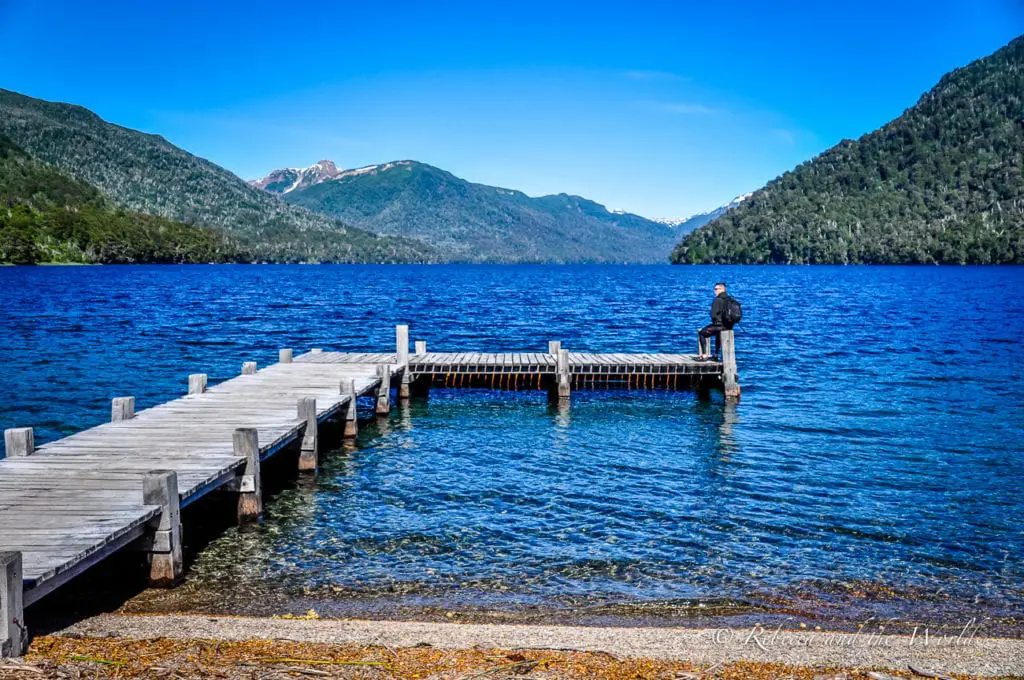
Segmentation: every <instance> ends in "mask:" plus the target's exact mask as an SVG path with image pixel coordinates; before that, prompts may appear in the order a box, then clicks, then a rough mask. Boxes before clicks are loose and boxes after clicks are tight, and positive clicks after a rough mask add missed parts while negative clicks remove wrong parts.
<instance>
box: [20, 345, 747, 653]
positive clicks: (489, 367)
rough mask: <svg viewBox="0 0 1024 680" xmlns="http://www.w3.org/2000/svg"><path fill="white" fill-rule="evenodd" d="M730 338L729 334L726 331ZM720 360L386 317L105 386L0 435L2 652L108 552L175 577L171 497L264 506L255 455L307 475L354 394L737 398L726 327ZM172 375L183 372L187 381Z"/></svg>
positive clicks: (349, 415)
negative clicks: (517, 342) (371, 341)
mask: <svg viewBox="0 0 1024 680" xmlns="http://www.w3.org/2000/svg"><path fill="white" fill-rule="evenodd" d="M726 335H728V337H724V336H726ZM722 341H723V342H722V349H723V361H722V362H718V361H697V360H696V358H695V356H694V355H684V354H593V353H583V352H569V351H568V350H566V349H563V348H562V347H561V345H560V343H559V342H555V341H553V342H550V343H549V344H548V351H547V352H522V353H475V352H427V350H426V343H424V342H422V341H417V342H416V343H415V349H414V350H413V351H412V352H410V347H409V334H408V327H407V326H398V327H397V328H396V350H395V351H394V352H390V353H351V352H324V351H321V350H312V351H310V352H308V353H306V354H302V355H299V356H294V355H293V352H292V350H290V349H283V350H281V352H280V354H279V362H278V363H277V364H274V365H272V366H269V367H267V368H264V369H260V370H257V366H256V364H255V363H254V362H245V363H244V364H242V367H241V371H240V373H241V374H240V375H239V376H238V377H236V378H232V379H231V380H227V381H225V382H223V383H220V384H218V385H214V386H210V385H208V381H207V376H206V375H204V374H194V375H191V376H189V377H188V380H187V389H188V393H187V394H186V395H185V396H182V397H180V398H178V399H175V400H173V401H170V402H167V403H165V404H161V405H159V406H155V407H153V408H149V409H145V410H142V411H139V412H136V411H135V399H134V397H131V396H125V397H117V398H115V399H114V400H113V401H112V403H111V422H109V423H105V424H103V425H99V426H97V427H93V428H90V429H88V430H85V431H83V432H79V433H78V434H74V435H71V436H69V437H65V438H63V439H60V440H57V441H54V442H50V443H48V444H44V445H42V446H39V447H38V448H37V447H36V446H35V441H34V432H33V430H32V429H31V428H15V429H9V430H6V431H5V432H4V440H5V445H6V450H7V457H6V458H4V459H2V460H0V656H10V655H18V654H20V653H21V652H22V651H23V650H24V649H25V646H26V644H27V641H28V632H27V624H26V622H25V620H24V608H25V607H27V606H29V605H30V604H32V603H34V602H36V601H38V600H39V599H40V598H42V597H44V596H45V595H47V594H48V593H50V592H52V591H53V590H55V589H56V588H58V587H60V586H61V585H62V584H64V583H66V582H68V581H69V580H71V579H72V578H74V577H75V576H76V575H78V574H80V573H82V572H83V571H85V570H86V569H88V568H90V567H92V566H94V565H95V564H97V563H99V562H100V561H102V560H103V559H104V558H106V557H107V556H109V555H111V554H113V553H115V552H117V551H119V550H134V551H141V552H142V553H144V554H145V555H146V557H147V560H146V561H147V564H148V565H149V567H148V568H149V578H150V582H151V583H152V584H153V585H157V586H170V585H174V584H176V583H178V582H179V581H180V580H181V578H182V576H183V567H182V555H181V523H180V510H181V508H182V507H184V506H187V505H188V504H190V503H193V502H195V501H197V500H198V499H200V498H202V497H203V496H205V495H206V494H209V493H211V492H214V491H218V492H227V493H232V494H236V495H237V500H238V519H239V521H240V522H247V521H255V520H258V519H259V517H260V515H261V513H262V485H261V478H260V471H261V463H262V462H263V461H265V460H266V459H268V458H270V457H272V456H274V455H275V454H277V453H279V452H281V451H283V450H285V449H287V448H291V449H293V450H297V452H298V456H297V461H298V463H297V464H298V468H299V470H300V471H303V472H307V473H315V471H316V468H317V462H318V456H319V450H320V446H321V443H320V430H321V425H322V424H324V423H326V422H328V421H333V422H337V423H338V425H339V426H340V428H339V429H340V430H341V431H342V433H343V434H342V436H343V437H354V436H355V435H356V434H357V429H358V424H357V423H358V421H357V412H356V403H357V398H358V397H361V396H368V397H371V398H372V401H373V404H374V407H373V408H374V412H375V413H376V414H377V415H386V414H387V413H388V412H389V411H390V409H391V402H392V400H391V390H392V388H394V389H396V390H397V394H398V398H399V399H400V400H404V399H407V398H410V397H411V396H416V395H417V394H418V395H423V394H426V392H427V391H428V390H429V389H430V388H431V387H433V386H448V387H485V388H489V389H490V388H493V389H544V390H547V391H548V393H549V395H550V397H551V398H552V399H553V400H559V401H561V400H567V399H569V398H570V395H571V393H572V391H573V390H575V389H587V388H593V387H600V386H612V387H618V388H627V389H629V388H668V389H674V388H682V387H703V386H715V387H721V388H723V389H724V390H725V393H726V396H727V398H730V399H736V398H738V397H739V386H738V384H736V368H735V354H734V352H733V351H732V333H731V331H730V332H727V333H723V338H722ZM183 382H184V381H183Z"/></svg>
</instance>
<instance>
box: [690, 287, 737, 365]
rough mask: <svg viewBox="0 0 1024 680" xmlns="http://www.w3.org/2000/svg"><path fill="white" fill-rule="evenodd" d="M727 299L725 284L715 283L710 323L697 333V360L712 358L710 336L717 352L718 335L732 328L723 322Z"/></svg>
mask: <svg viewBox="0 0 1024 680" xmlns="http://www.w3.org/2000/svg"><path fill="white" fill-rule="evenodd" d="M728 299H729V294H728V293H726V292H725V284H724V283H722V282H718V283H716V284H715V300H714V302H712V303H711V323H709V324H708V325H707V326H704V328H701V329H700V330H699V331H697V337H698V338H699V342H698V345H699V347H700V354H698V355H697V359H698V360H705V359H710V358H711V357H713V356H714V353H712V352H711V338H712V336H713V337H714V338H715V345H716V348H715V349H716V352H717V349H718V347H719V346H721V338H720V336H719V335H718V334H719V333H720V332H722V331H723V330H729V329H730V328H732V324H729V323H726V320H725V305H726V300H728Z"/></svg>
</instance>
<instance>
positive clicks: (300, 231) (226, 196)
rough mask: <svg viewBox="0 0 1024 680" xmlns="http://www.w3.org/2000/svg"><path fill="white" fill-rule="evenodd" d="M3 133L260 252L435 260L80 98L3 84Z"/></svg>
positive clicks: (158, 209)
mask: <svg viewBox="0 0 1024 680" xmlns="http://www.w3.org/2000/svg"><path fill="white" fill-rule="evenodd" d="M0 134H5V135H7V136H8V137H9V138H10V139H11V140H12V141H13V142H14V143H15V144H17V145H18V146H19V147H20V148H21V149H23V150H24V151H25V152H27V153H28V154H29V155H31V156H32V157H33V158H35V159H37V160H40V161H43V162H45V163H49V164H51V165H53V166H56V167H57V168H59V169H60V170H63V171H64V172H66V173H67V174H69V175H70V176H72V177H74V178H75V179H78V180H80V181H83V182H86V183H88V184H90V185H92V186H95V187H96V188H98V189H99V190H100V191H102V192H103V193H104V194H105V195H106V196H107V197H108V198H109V199H110V200H111V201H113V202H114V203H116V204H117V205H119V206H121V207H123V208H125V209H126V210H130V211H137V212H141V213H147V214H150V215H156V216H160V217H164V218H167V219H169V220H174V221H176V222H181V223H184V224H187V225H195V226H201V227H208V228H211V229H215V230H217V231H218V232H221V233H224V234H226V235H227V236H228V237H229V238H231V239H234V240H237V241H238V242H239V243H240V244H241V246H242V247H243V248H245V249H246V250H248V251H249V252H251V253H252V254H253V256H254V257H256V258H258V259H260V260H270V261H276V262H327V261H330V262H408V261H416V262H420V261H431V260H433V259H436V257H435V254H434V251H433V249H432V248H430V247H428V246H426V245H424V244H422V243H418V242H416V241H414V240H412V239H395V238H386V237H378V236H376V235H375V234H371V233H367V232H366V231H364V230H362V229H357V228H354V227H351V226H348V225H346V224H344V223H343V222H341V221H339V220H337V219H335V218H331V217H328V216H327V215H322V214H316V213H312V212H310V211H308V210H305V209H303V208H299V207H295V206H290V205H287V204H286V203H284V202H283V201H281V200H280V199H279V198H277V197H276V196H272V195H271V194H269V193H267V192H264V191H260V190H259V189H256V188H254V187H251V186H249V185H248V184H246V183H245V182H244V181H243V180H241V179H240V178H239V177H237V176H235V175H234V174H232V173H231V172H229V171H227V170H225V169H224V168H221V167H219V166H217V165H215V164H213V163H211V162H209V161H207V160H204V159H202V158H198V157H196V156H193V155H192V154H190V153H188V152H186V151H184V150H182V149H179V148H178V147H176V146H174V145H173V144H171V143H170V142H168V141H167V140H165V139H164V138H162V137H159V136H157V135H150V134H144V133H142V132H138V131H136V130H130V129H128V128H123V127H120V126H118V125H113V124H111V123H107V122H105V121H104V120H102V119H101V118H100V117H99V116H97V115H96V114H95V113H93V112H91V111H89V110H87V109H84V108H82V107H80V106H73V105H70V104H61V103H54V102H47V101H43V100H40V99H33V98H32V97H26V96H24V95H21V94H18V93H15V92H10V91H7V90H0Z"/></svg>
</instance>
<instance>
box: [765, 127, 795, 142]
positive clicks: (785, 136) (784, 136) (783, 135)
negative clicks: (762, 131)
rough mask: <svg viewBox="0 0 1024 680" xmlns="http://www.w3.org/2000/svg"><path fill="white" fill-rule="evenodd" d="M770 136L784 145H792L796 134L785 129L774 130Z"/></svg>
mask: <svg viewBox="0 0 1024 680" xmlns="http://www.w3.org/2000/svg"><path fill="white" fill-rule="evenodd" d="M771 135H772V137H775V138H776V139H778V140H781V141H783V142H785V143H786V144H793V143H794V142H796V133H795V132H793V131H792V130H786V129H785V128H775V129H774V130H772V131H771Z"/></svg>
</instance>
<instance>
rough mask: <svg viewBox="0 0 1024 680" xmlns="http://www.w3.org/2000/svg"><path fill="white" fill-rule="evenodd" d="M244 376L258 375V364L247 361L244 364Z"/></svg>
mask: <svg viewBox="0 0 1024 680" xmlns="http://www.w3.org/2000/svg"><path fill="white" fill-rule="evenodd" d="M242 375H256V362H255V361H246V362H245V363H243V364H242Z"/></svg>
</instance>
